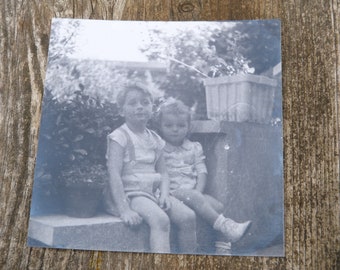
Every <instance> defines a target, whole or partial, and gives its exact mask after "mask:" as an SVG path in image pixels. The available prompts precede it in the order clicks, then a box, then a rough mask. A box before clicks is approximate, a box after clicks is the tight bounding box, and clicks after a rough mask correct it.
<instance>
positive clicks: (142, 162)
mask: <svg viewBox="0 0 340 270" xmlns="http://www.w3.org/2000/svg"><path fill="white" fill-rule="evenodd" d="M146 132H147V134H148V140H147V141H138V140H139V137H138V135H136V134H135V133H133V132H132V131H131V130H130V129H129V128H128V126H127V125H126V124H123V125H122V126H120V127H119V128H117V129H116V130H115V131H113V132H112V133H111V134H109V135H108V137H107V138H108V146H109V143H110V141H115V142H117V143H118V144H120V145H121V146H122V147H124V158H123V167H122V173H121V179H122V183H123V187H124V191H125V194H126V197H127V198H128V199H130V198H132V197H135V196H145V197H147V198H149V199H151V200H153V201H155V202H157V198H156V195H155V192H156V191H157V190H158V187H159V185H160V182H161V175H160V174H159V173H157V172H156V170H155V166H156V162H157V160H158V158H159V156H160V154H161V151H162V149H163V147H164V145H165V142H164V141H163V140H162V139H161V138H160V137H159V136H158V135H157V134H156V133H155V132H154V131H151V130H149V129H146ZM122 139H123V141H124V140H125V143H124V142H122ZM107 149H108V150H107V151H109V147H108V148H107ZM106 158H108V153H107V154H106ZM104 201H105V208H106V211H107V212H108V213H110V214H113V215H119V213H118V211H117V208H116V206H115V204H114V200H113V198H112V195H111V193H110V189H109V188H106V189H105V192H104Z"/></svg>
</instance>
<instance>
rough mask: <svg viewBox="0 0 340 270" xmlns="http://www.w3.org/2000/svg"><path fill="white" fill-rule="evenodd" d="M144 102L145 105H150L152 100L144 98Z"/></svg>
mask: <svg viewBox="0 0 340 270" xmlns="http://www.w3.org/2000/svg"><path fill="white" fill-rule="evenodd" d="M142 104H143V105H149V104H150V101H149V100H148V99H144V100H143V101H142Z"/></svg>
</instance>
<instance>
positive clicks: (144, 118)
mask: <svg viewBox="0 0 340 270" xmlns="http://www.w3.org/2000/svg"><path fill="white" fill-rule="evenodd" d="M121 114H122V116H124V118H125V122H128V123H131V124H141V123H143V124H145V123H147V122H148V121H149V119H150V118H151V116H152V101H151V99H150V97H149V96H148V95H146V94H145V93H143V92H141V91H138V90H131V91H129V92H128V93H127V95H126V98H125V102H124V105H123V107H122V109H121Z"/></svg>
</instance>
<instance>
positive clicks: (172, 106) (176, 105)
mask: <svg viewBox="0 0 340 270" xmlns="http://www.w3.org/2000/svg"><path fill="white" fill-rule="evenodd" d="M164 113H169V114H174V115H183V114H184V115H187V117H188V122H189V123H190V120H191V111H190V109H189V107H188V106H186V105H185V104H184V103H183V102H182V101H181V100H178V99H175V98H169V99H168V100H166V101H165V102H164V103H162V104H161V105H160V107H159V111H158V117H157V118H158V121H157V122H158V123H159V124H160V123H161V121H162V115H163V114H164Z"/></svg>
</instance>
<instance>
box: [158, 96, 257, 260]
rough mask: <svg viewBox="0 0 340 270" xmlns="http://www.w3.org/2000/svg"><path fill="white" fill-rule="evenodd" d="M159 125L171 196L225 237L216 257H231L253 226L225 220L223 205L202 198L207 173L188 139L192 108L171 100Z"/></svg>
mask: <svg viewBox="0 0 340 270" xmlns="http://www.w3.org/2000/svg"><path fill="white" fill-rule="evenodd" d="M158 123H159V132H160V134H161V136H162V137H163V139H164V140H165V141H166V146H165V147H164V158H165V163H166V166H167V170H168V174H169V177H170V193H171V194H172V195H173V196H174V197H176V198H178V199H179V200H180V201H182V202H183V203H184V204H186V205H187V206H189V207H190V208H191V209H193V210H194V211H195V212H196V214H198V215H199V216H201V217H202V218H203V219H205V220H206V221H207V222H208V223H209V224H211V226H212V227H213V228H214V229H215V230H217V231H219V232H221V233H222V234H223V235H224V237H223V238H224V239H223V241H218V242H216V243H215V244H216V253H218V254H230V246H231V243H232V242H236V241H238V240H239V239H241V237H242V236H243V235H244V234H245V232H246V230H247V229H248V228H249V226H250V224H251V222H250V221H247V222H244V223H237V222H235V221H233V220H232V219H230V218H226V217H224V216H223V214H222V213H223V208H224V207H223V205H222V203H221V202H219V201H217V200H216V199H215V198H213V197H211V196H209V195H207V194H203V191H204V188H205V185H206V181H207V169H206V166H205V163H204V158H205V157H204V155H203V150H202V146H201V144H200V143H199V142H191V141H190V140H188V139H187V138H186V137H187V135H188V132H189V128H190V111H189V108H188V107H187V106H185V105H184V104H183V103H182V102H181V101H179V100H175V99H170V100H169V101H167V102H165V103H163V104H162V105H161V107H160V111H159V115H158Z"/></svg>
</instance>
